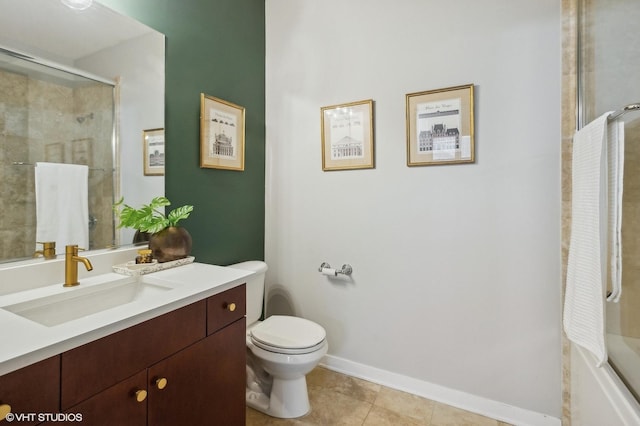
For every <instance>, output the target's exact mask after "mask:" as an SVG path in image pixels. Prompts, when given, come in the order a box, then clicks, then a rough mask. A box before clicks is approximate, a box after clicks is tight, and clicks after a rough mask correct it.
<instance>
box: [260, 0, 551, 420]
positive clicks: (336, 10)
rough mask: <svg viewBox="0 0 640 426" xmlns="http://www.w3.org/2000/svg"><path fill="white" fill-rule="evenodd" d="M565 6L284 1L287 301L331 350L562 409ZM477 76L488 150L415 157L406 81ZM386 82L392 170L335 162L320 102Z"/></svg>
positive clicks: (281, 174) (273, 60) (275, 132)
mask: <svg viewBox="0 0 640 426" xmlns="http://www.w3.org/2000/svg"><path fill="white" fill-rule="evenodd" d="M560 12H561V10H560V1H559V0H539V1H535V2H534V1H528V0H517V1H514V0H484V1H477V0H456V1H444V0H440V1H438V0H396V1H393V2H391V1H389V2H387V1H379V0H350V1H348V2H345V1H340V0H324V1H322V2H319V1H314V0H266V37H267V41H266V61H267V72H266V88H267V100H266V111H267V116H266V123H267V141H266V143H267V166H266V167H267V192H266V206H267V211H266V215H267V218H266V247H265V257H266V261H267V263H268V264H269V266H270V271H269V273H268V276H267V281H268V283H267V284H268V296H267V302H268V312H269V313H271V314H272V313H279V312H292V313H294V314H296V315H300V316H303V317H306V318H309V319H311V320H314V321H316V322H318V323H320V324H322V325H323V326H324V327H325V328H326V330H327V334H328V339H329V359H330V360H331V359H334V360H346V364H345V365H364V366H368V367H371V369H372V370H371V371H374V370H375V369H381V370H383V371H386V372H390V373H393V374H394V375H399V376H407V377H409V378H411V379H412V380H418V381H422V382H424V383H428V384H434V385H437V386H441V387H445V388H448V389H452V390H457V391H462V392H463V393H466V394H470V395H475V396H478V397H479V398H485V399H487V400H494V401H498V402H499V403H501V404H508V405H511V406H515V407H519V408H522V409H524V410H531V411H533V412H537V413H542V414H544V415H548V416H552V417H556V418H557V417H560V415H561V390H560V381H561V377H560V376H561V373H560V358H561V357H560V312H561V306H560V291H561V260H560V118H561V117H560V76H561V72H560V56H561V55H560V52H561V34H560V30H561V26H560V21H561V16H560V15H561V13H560ZM469 83H473V84H475V88H476V105H475V113H476V116H475V118H476V122H475V124H476V127H475V130H476V163H475V164H470V165H469V164H467V165H448V166H446V165H445V166H442V165H441V166H431V167H413V168H409V167H407V166H406V145H405V144H406V139H405V94H407V93H411V92H417V91H423V90H431V89H438V88H443V87H450V86H455V85H462V84H469ZM369 98H372V99H373V100H374V102H375V148H376V167H375V169H371V170H357V171H333V172H323V171H322V169H321V152H320V108H321V107H322V106H327V105H334V104H340V103H346V102H352V101H357V100H363V99H369ZM323 261H327V262H329V263H331V265H332V266H335V267H339V266H341V265H342V264H343V263H350V264H351V265H352V266H353V269H354V273H353V276H352V280H351V281H336V280H334V281H331V280H329V279H328V278H327V277H325V276H321V275H320V274H319V273H318V272H317V268H318V266H319V265H320V264H321V263H322V262H323ZM287 305H290V309H287ZM350 363H351V364H350ZM365 369H366V368H365ZM436 397H437V396H436ZM453 402H454V403H455V401H453ZM459 405H464V403H462V402H460V403H459Z"/></svg>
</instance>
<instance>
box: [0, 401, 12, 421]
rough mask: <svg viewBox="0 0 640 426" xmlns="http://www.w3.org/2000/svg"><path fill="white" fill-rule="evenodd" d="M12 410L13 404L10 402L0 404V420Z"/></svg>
mask: <svg viewBox="0 0 640 426" xmlns="http://www.w3.org/2000/svg"><path fill="white" fill-rule="evenodd" d="M10 412H11V406H10V405H9V404H0V422H1V421H3V420H4V418H5V417H7V414H9V413H10Z"/></svg>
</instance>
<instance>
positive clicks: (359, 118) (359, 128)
mask: <svg viewBox="0 0 640 426" xmlns="http://www.w3.org/2000/svg"><path fill="white" fill-rule="evenodd" d="M320 122H321V125H320V129H321V139H322V170H324V171H330V170H350V169H372V168H373V167H374V152H373V150H374V142H373V100H371V99H368V100H365V101H357V102H351V103H347V104H341V105H332V106H327V107H322V108H321V109H320Z"/></svg>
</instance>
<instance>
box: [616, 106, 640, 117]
mask: <svg viewBox="0 0 640 426" xmlns="http://www.w3.org/2000/svg"><path fill="white" fill-rule="evenodd" d="M638 110H640V103H635V104H629V105H627V106H626V107H624V108H622V109H621V110H618V111H615V112H613V113H611V115H610V116H609V120H615V119H616V118H618V117H620V116H622V115H625V114H626V113H628V112H631V111H638Z"/></svg>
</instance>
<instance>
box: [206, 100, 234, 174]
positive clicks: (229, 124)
mask: <svg viewBox="0 0 640 426" xmlns="http://www.w3.org/2000/svg"><path fill="white" fill-rule="evenodd" d="M244 116H245V109H244V107H241V106H239V105H236V104H233V103H231V102H227V101H224V100H222V99H218V98H215V97H213V96H208V95H205V94H204V93H201V94H200V167H201V168H208V169H226V170H238V171H243V170H244V151H245V146H244V139H245V133H244Z"/></svg>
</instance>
